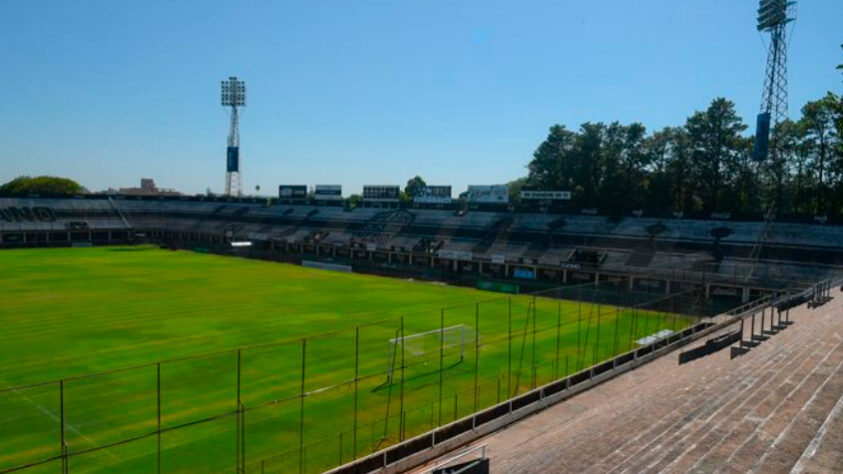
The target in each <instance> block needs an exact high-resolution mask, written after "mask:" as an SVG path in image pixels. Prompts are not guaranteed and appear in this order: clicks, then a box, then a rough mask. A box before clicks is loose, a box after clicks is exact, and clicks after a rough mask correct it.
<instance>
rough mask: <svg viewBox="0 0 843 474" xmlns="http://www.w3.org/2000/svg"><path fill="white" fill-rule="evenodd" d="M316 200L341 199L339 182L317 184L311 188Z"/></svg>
mask: <svg viewBox="0 0 843 474" xmlns="http://www.w3.org/2000/svg"><path fill="white" fill-rule="evenodd" d="M313 195H314V197H315V198H316V200H317V201H341V200H342V186H340V185H339V184H317V185H316V187H315V188H314V189H313Z"/></svg>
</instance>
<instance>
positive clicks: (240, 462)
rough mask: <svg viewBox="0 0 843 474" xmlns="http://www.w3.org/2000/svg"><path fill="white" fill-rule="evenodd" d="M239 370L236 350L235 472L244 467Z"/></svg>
mask: <svg viewBox="0 0 843 474" xmlns="http://www.w3.org/2000/svg"><path fill="white" fill-rule="evenodd" d="M240 369H241V350H240V349H237V416H236V417H235V420H236V422H237V441H236V442H237V446H235V449H234V452H235V454H236V457H237V463H236V464H235V465H236V466H237V472H243V470H242V468H241V466H243V465H245V463H244V462H243V453H242V452H241V449H240V447H241V445H242V441H243V432H242V430H241V425H242V424H243V420H242V418H243V408H242V404H241V403H240Z"/></svg>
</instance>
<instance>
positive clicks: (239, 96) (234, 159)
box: [222, 76, 246, 196]
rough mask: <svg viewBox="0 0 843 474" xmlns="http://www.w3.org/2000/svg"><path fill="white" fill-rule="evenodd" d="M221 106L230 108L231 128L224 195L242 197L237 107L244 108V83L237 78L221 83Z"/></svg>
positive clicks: (229, 131) (238, 114)
mask: <svg viewBox="0 0 843 474" xmlns="http://www.w3.org/2000/svg"><path fill="white" fill-rule="evenodd" d="M222 106H223V107H231V126H230V128H229V130H228V148H227V149H226V160H225V161H226V165H225V194H226V196H241V195H242V184H243V182H242V179H241V176H240V111H239V110H238V109H237V107H245V106H246V82H245V81H240V80H238V79H237V77H234V76H232V77H229V78H228V80H227V81H222Z"/></svg>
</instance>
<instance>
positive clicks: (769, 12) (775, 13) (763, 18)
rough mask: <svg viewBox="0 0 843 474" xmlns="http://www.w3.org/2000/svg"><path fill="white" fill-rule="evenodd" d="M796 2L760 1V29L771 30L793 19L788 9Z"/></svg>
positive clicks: (779, 0)
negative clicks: (789, 15)
mask: <svg viewBox="0 0 843 474" xmlns="http://www.w3.org/2000/svg"><path fill="white" fill-rule="evenodd" d="M794 4H796V2H794V1H787V0H761V1H760V2H758V31H770V30H773V29H775V28H776V27H778V26H781V25H784V24H786V23H788V22H791V21H793V18H792V17H788V9H790V7H792V6H793V5H794Z"/></svg>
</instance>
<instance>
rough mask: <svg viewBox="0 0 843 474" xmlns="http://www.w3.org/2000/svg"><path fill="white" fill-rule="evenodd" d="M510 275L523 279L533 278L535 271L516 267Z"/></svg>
mask: <svg viewBox="0 0 843 474" xmlns="http://www.w3.org/2000/svg"><path fill="white" fill-rule="evenodd" d="M512 276H514V277H515V278H521V279H523V280H534V279H535V278H536V273H535V272H534V271H532V270H525V269H523V268H516V269H515V271H513V272H512Z"/></svg>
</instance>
